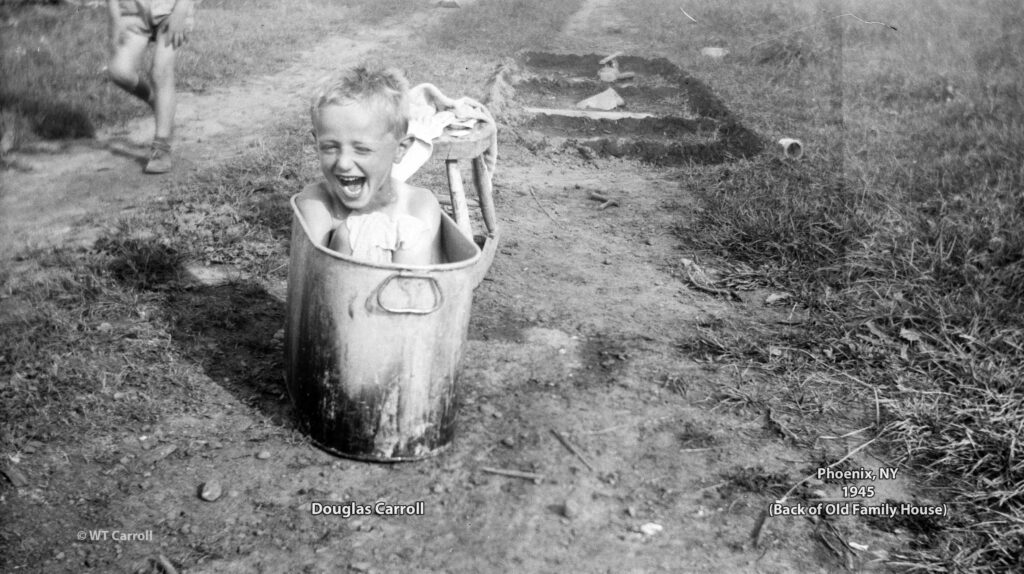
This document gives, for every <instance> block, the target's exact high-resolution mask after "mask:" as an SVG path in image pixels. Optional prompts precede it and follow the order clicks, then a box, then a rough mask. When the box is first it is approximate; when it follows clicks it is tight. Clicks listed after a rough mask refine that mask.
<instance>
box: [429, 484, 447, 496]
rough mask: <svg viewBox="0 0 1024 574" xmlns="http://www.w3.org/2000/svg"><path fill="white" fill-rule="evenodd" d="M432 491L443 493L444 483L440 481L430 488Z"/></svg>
mask: <svg viewBox="0 0 1024 574" xmlns="http://www.w3.org/2000/svg"><path fill="white" fill-rule="evenodd" d="M430 492H433V493H434V494H442V493H443V492H444V485H443V484H441V483H440V482H439V483H437V484H435V485H434V486H433V487H432V488H431V489H430Z"/></svg>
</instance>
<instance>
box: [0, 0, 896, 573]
mask: <svg viewBox="0 0 1024 574" xmlns="http://www.w3.org/2000/svg"><path fill="white" fill-rule="evenodd" d="M617 5H621V3H613V2H611V1H610V0H601V1H600V2H591V3H588V4H587V7H586V8H585V9H584V10H583V11H581V12H580V14H579V15H578V17H577V18H574V19H573V20H572V21H571V22H570V24H569V25H568V27H567V32H566V34H567V35H568V36H567V37H566V38H565V43H566V44H567V45H571V44H578V43H579V40H578V38H579V37H581V36H587V37H588V38H590V39H591V40H589V41H596V42H605V44H602V45H608V44H609V43H611V42H612V40H613V39H614V38H617V37H619V36H620V35H621V32H622V31H621V29H620V28H616V25H612V26H611V28H609V27H608V26H607V20H606V18H607V17H611V16H608V15H609V14H611V13H612V11H614V10H615V9H616V8H615V6H617ZM404 31H405V28H404V27H403V25H402V24H401V23H393V25H391V26H389V27H387V29H386V30H384V31H381V30H379V29H378V30H376V31H375V32H374V34H373V35H367V36H358V37H355V38H338V39H335V40H333V41H332V42H330V43H327V44H325V45H324V46H323V47H322V48H321V49H319V50H317V51H314V52H310V53H308V54H304V55H303V56H302V58H301V62H300V63H298V64H296V66H294V67H293V68H291V69H289V70H287V71H285V72H283V73H281V74H277V75H274V76H271V77H265V78H256V79H251V80H248V81H246V82H245V83H244V84H243V85H240V86H233V87H229V88H224V89H221V90H218V91H215V92H214V93H211V94H208V95H202V96H189V97H186V98H184V99H183V101H182V103H181V111H180V118H181V121H180V124H181V128H180V130H179V138H180V140H181V142H182V145H180V146H179V149H181V150H182V153H183V158H182V159H183V162H182V164H181V165H180V166H179V170H178V171H177V172H176V174H175V175H174V176H172V177H175V178H182V177H188V175H189V172H190V171H191V170H198V169H202V168H203V167H205V166H208V165H213V164H215V163H216V162H219V161H223V160H224V159H225V158H228V157H230V156H231V155H232V154H235V153H238V151H239V150H240V149H242V147H243V146H244V145H246V141H247V140H246V138H247V137H252V134H253V132H254V130H252V129H251V126H252V125H262V124H264V123H270V121H271V120H272V118H275V117H279V116H280V115H281V114H282V113H286V112H289V111H290V110H293V109H294V108H295V107H296V106H301V105H302V102H301V100H300V98H299V93H298V92H297V91H296V90H297V88H298V87H301V86H306V85H308V84H309V81H310V80H311V79H312V78H314V77H317V76H319V75H321V73H322V72H323V70H325V69H326V68H327V67H328V66H329V65H330V64H329V61H330V60H329V59H328V57H327V56H328V55H330V57H331V58H332V59H335V60H336V59H337V54H338V53H339V52H344V53H346V54H351V56H352V58H353V59H355V58H356V57H357V56H358V55H359V54H365V53H368V52H369V51H371V50H374V49H379V48H380V47H382V46H384V45H385V44H386V43H388V42H399V41H401V38H402V37H404V36H407V34H404V33H403V32H404ZM588 35H589V36H588ZM624 42H625V41H624ZM208 118H216V120H210V119H208ZM148 129H149V125H148V122H140V123H139V124H137V125H135V126H133V127H132V128H131V129H130V130H128V132H127V133H106V134H103V135H102V136H101V137H100V138H99V140H98V142H97V143H96V144H85V143H78V144H75V145H74V146H72V147H70V148H69V149H67V150H65V151H64V152H62V153H60V154H54V155H52V156H46V157H40V156H35V157H27V156H26V157H23V158H21V159H22V160H23V161H25V162H28V163H35V164H36V165H37V166H38V169H37V170H35V171H32V172H27V173H12V174H11V177H10V178H5V186H8V188H7V189H8V190H13V191H5V194H4V196H3V199H2V208H3V212H4V213H5V221H4V228H3V236H2V237H3V244H4V245H5V246H7V250H8V251H12V250H13V249H16V248H19V247H20V246H23V245H26V244H29V245H33V244H41V243H46V242H66V241H82V242H87V241H89V240H90V238H91V237H93V236H94V233H95V229H96V228H97V226H96V223H97V222H105V221H109V220H108V219H107V218H106V217H104V216H101V215H100V214H101V213H104V212H107V213H109V212H117V211H119V210H125V209H132V208H137V207H139V206H143V205H145V203H146V201H147V200H149V199H151V198H153V197H156V196H158V195H159V194H160V193H161V190H162V189H163V186H164V185H165V184H166V180H164V179H161V178H152V177H146V176H143V175H141V174H139V173H138V172H139V165H138V163H137V159H135V158H133V157H124V156H122V155H119V154H117V153H112V151H111V150H113V149H122V148H123V147H124V146H127V149H129V151H130V150H131V149H133V146H137V145H139V144H142V143H144V142H145V141H146V139H147V138H148ZM505 139H506V140H507V141H506V143H508V142H510V141H512V139H513V138H511V137H509V138H505ZM125 142H127V143H125ZM119 146H122V147H119ZM83 172H84V175H83ZM531 186H532V187H533V189H534V190H535V191H534V192H531V191H530V189H531ZM495 187H496V190H497V193H498V199H499V205H498V210H499V215H500V217H501V220H502V224H503V232H502V233H503V244H502V246H501V249H500V253H499V255H498V257H497V258H496V260H495V263H494V266H493V267H492V269H491V272H490V274H489V277H488V280H486V281H485V282H484V283H483V285H482V286H481V287H480V288H479V289H478V291H477V293H476V299H475V302H474V312H473V318H472V322H471V326H470V340H469V341H468V343H467V347H466V357H465V360H464V365H465V368H464V372H463V376H462V379H461V385H462V395H463V404H462V407H461V410H460V422H459V424H460V426H459V431H458V432H459V435H458V439H457V440H456V442H455V444H454V445H453V447H452V448H451V449H450V450H449V451H448V452H446V453H445V454H443V455H441V456H439V457H437V458H435V459H431V460H426V461H422V462H419V463H412V464H400V465H379V464H366V463H360V462H354V461H349V460H342V459H337V458H334V457H332V456H330V455H327V454H325V453H323V452H321V451H319V450H317V449H315V448H313V447H312V446H310V445H309V444H308V443H307V442H306V441H305V440H303V438H302V437H301V436H298V435H297V434H296V433H294V432H292V431H291V425H290V424H289V423H287V422H285V421H286V420H287V418H288V417H289V416H290V415H289V411H288V408H289V407H288V406H287V405H286V404H285V402H284V401H283V400H282V401H279V404H277V406H275V407H273V408H268V407H265V406H260V405H261V404H264V403H261V402H260V401H259V400H257V399H258V398H259V397H260V396H261V393H263V392H264V389H253V388H251V386H252V384H253V383H252V380H251V377H252V376H253V375H252V374H251V370H250V369H248V368H245V365H247V363H248V364H253V363H257V364H261V363H259V362H260V361H263V362H264V363H266V362H267V361H268V359H267V356H268V355H269V354H272V353H279V352H280V351H279V349H278V350H273V349H271V350H269V351H267V350H263V351H262V352H260V351H259V350H258V349H256V350H254V348H251V347H250V348H246V347H244V346H243V345H242V344H241V342H242V341H243V338H244V337H249V338H259V339H264V340H265V339H269V338H270V337H271V336H272V334H273V333H274V332H275V331H276V330H277V329H278V328H279V327H280V320H281V318H282V317H283V309H282V304H281V302H280V300H279V299H277V298H275V297H273V296H271V295H270V294H269V292H270V291H275V290H276V289H279V288H280V286H277V287H276V289H275V288H274V286H269V287H268V293H257V294H253V293H252V292H251V290H248V291H244V293H243V292H242V291H241V290H239V288H237V287H232V286H226V287H217V288H209V289H200V290H196V291H190V292H188V293H183V294H180V295H176V296H175V297H176V299H175V301H176V302H174V303H173V304H172V305H171V306H170V307H169V308H168V309H166V310H165V312H167V313H168V314H170V315H172V316H177V317H179V318H181V317H187V313H186V311H187V312H190V313H198V312H201V310H202V309H210V310H213V309H217V308H220V307H222V306H224V305H230V304H232V302H234V304H235V305H238V304H239V303H237V302H238V301H242V302H243V303H244V304H245V305H246V309H247V310H248V311H249V312H251V313H257V312H258V313H261V314H262V315H260V317H261V318H259V319H258V320H253V321H250V322H249V323H248V324H247V326H246V328H247V329H248V332H246V333H242V334H239V333H237V332H235V331H239V330H240V329H233V330H228V329H223V330H210V331H206V332H202V333H199V334H198V335H197V334H195V333H192V332H189V331H188V330H187V329H186V328H184V327H183V328H181V329H182V332H181V333H176V334H175V335H174V342H173V344H174V345H176V347H177V352H178V353H179V354H180V355H181V357H183V360H185V361H187V360H188V358H189V357H190V350H193V349H196V348H199V347H202V346H210V347H216V348H219V349H220V350H222V351H224V353H223V354H224V355H225V356H226V357H228V358H227V359H225V360H224V362H225V363H228V364H229V365H235V364H238V365H241V366H239V367H238V368H237V370H233V369H234V367H231V366H225V365H224V364H211V363H206V364H186V366H185V367H184V369H185V371H184V372H186V374H187V375H188V377H189V380H190V381H191V380H192V378H193V377H194V378H195V379H196V380H197V381H198V382H197V383H195V384H196V385H199V388H201V389H202V396H201V397H200V398H196V397H193V396H191V395H187V396H186V394H185V393H186V392H185V391H182V390H173V389H166V390H161V389H156V390H154V391H152V392H154V393H156V392H164V391H166V392H168V393H179V394H180V395H181V396H182V404H183V405H185V406H181V407H180V408H179V409H178V410H177V411H175V412H173V413H170V414H168V415H167V416H166V417H165V418H164V420H163V421H162V422H161V424H160V425H158V426H157V428H155V429H151V431H150V432H147V433H146V434H145V435H137V434H132V433H130V432H125V433H124V434H123V435H117V436H97V437H94V438H90V439H89V440H90V442H89V445H90V446H89V447H88V448H87V449H85V450H84V451H83V452H81V453H72V456H71V457H68V456H66V455H65V456H63V457H62V456H61V455H60V453H48V454H45V455H43V456H40V457H39V462H38V468H39V469H40V474H41V475H43V474H44V473H45V474H44V475H45V477H46V479H45V481H43V480H40V481H38V482H37V483H36V486H33V487H32V488H30V489H25V490H27V491H29V492H27V493H26V494H24V495H20V494H19V495H18V496H14V497H12V498H11V499H10V501H9V503H8V506H7V509H8V510H9V511H11V512H10V516H15V517H20V518H19V519H18V527H19V528H21V535H20V536H21V539H22V540H23V541H24V540H29V541H33V542H32V545H33V548H35V550H33V552H32V553H30V554H23V555H20V556H31V557H32V558H31V560H29V559H26V564H28V563H29V562H31V563H32V564H33V567H38V569H40V570H42V571H46V572H65V571H68V572H71V571H74V572H77V571H82V570H83V569H89V568H92V569H94V570H95V571H110V572H113V571H125V572H134V571H136V569H138V568H140V566H141V567H142V568H143V571H146V570H145V568H146V565H147V564H148V563H149V562H148V561H149V560H151V559H152V558H153V557H155V556H156V555H158V554H163V555H166V556H167V557H169V559H171V560H173V561H174V562H175V563H176V564H177V565H178V566H180V567H182V570H183V571H187V572H208V573H211V574H212V573H229V572H238V573H252V572H338V571H343V570H344V569H346V568H347V569H348V570H349V571H357V572H510V571H516V572H565V571H568V572H801V573H804V572H827V571H831V570H834V569H837V568H840V567H841V564H840V563H839V562H837V559H836V557H835V556H834V555H833V554H832V553H830V552H829V549H828V547H827V546H826V545H823V544H822V543H820V542H819V541H818V536H819V534H818V533H817V530H816V528H818V527H816V526H815V525H814V524H812V522H811V521H808V520H806V519H800V518H776V519H769V520H768V521H767V522H766V523H765V525H764V528H763V530H762V533H761V535H760V537H759V545H758V546H757V547H754V546H753V545H752V543H751V540H750V538H751V536H750V535H751V531H752V529H753V528H754V525H755V524H756V523H757V521H758V517H759V516H760V515H761V511H762V510H763V508H764V501H765V497H764V492H765V491H766V489H768V488H770V487H773V486H777V483H780V482H782V483H791V482H792V481H793V480H794V479H797V478H800V477H802V476H803V475H804V474H806V473H807V472H808V469H809V468H813V466H814V464H813V461H812V460H811V458H810V456H809V454H808V453H806V452H804V451H802V450H800V449H796V448H793V447H791V446H789V445H788V444H787V443H785V442H784V441H782V440H780V439H779V437H778V436H776V435H775V434H772V433H770V432H768V431H766V430H765V429H764V424H763V421H762V419H761V418H760V417H759V416H756V415H751V414H749V413H747V412H745V411H743V410H742V408H739V407H741V406H742V398H743V396H744V395H743V385H744V384H745V380H744V376H743V374H742V373H716V372H713V371H711V370H707V369H705V368H704V367H703V366H702V365H700V364H697V363H694V362H692V361H691V360H689V359H687V358H686V357H685V355H684V354H683V353H682V352H680V351H679V349H678V342H679V340H680V338H681V335H682V334H683V333H685V332H686V331H687V330H689V329H694V328H697V326H698V325H699V324H700V323H701V322H704V321H713V320H716V319H720V318H723V317H728V316H730V314H735V313H752V312H756V313H769V312H770V311H766V310H764V309H762V308H761V307H760V304H759V303H757V302H751V303H744V304H734V303H729V302H725V301H723V300H719V299H713V298H710V297H707V296H705V295H703V294H699V293H696V292H693V291H691V290H689V289H687V288H686V287H685V286H684V284H683V283H682V282H680V281H679V280H678V279H677V278H676V277H674V276H673V275H672V274H671V273H670V270H669V269H668V267H667V266H666V262H667V261H672V260H674V259H676V258H678V257H680V256H681V255H682V254H681V253H680V252H678V248H677V244H676V241H675V239H674V238H673V236H672V235H671V233H670V231H669V230H670V229H671V228H672V226H673V225H675V224H678V223H679V221H680V214H685V213H686V212H687V210H688V209H689V208H690V207H691V205H690V198H689V197H688V196H687V195H686V194H685V191H684V190H681V189H680V188H679V185H678V183H676V182H675V181H674V179H673V177H672V174H671V173H670V172H668V171H662V170H656V169H652V168H649V167H644V166H640V165H638V164H634V163H629V162H620V161H603V160H602V161H599V162H598V163H592V162H587V161H584V160H583V159H582V158H577V157H570V156H562V155H559V156H552V157H543V156H536V155H533V154H531V153H529V152H526V151H525V150H523V149H521V148H519V147H516V146H506V147H505V148H504V149H503V155H502V163H501V165H500V169H499V171H498V173H497V176H496V180H495ZM591 191H600V192H601V193H603V194H605V195H607V196H611V197H614V198H616V199H618V200H619V203H620V206H619V207H611V208H607V209H603V210H602V209H598V203H596V202H594V201H593V200H591V199H590V198H589V193H590V192H591ZM40 212H46V213H47V214H48V215H47V217H45V218H42V217H40V216H39V213H40ZM232 289H235V290H234V291H232ZM750 300H751V301H755V298H753V297H752V298H750ZM242 330H244V329H242ZM261 353H262V354H261ZM274 357H277V354H274ZM183 384H184V383H183ZM190 384H192V383H190ZM269 392H272V393H275V394H280V389H276V390H271V391H269ZM723 395H724V396H727V397H732V399H731V400H728V401H724V402H723V401H722V400H721V399H722V397H723ZM712 398H714V400H712ZM730 405H733V406H736V407H737V408H736V409H734V410H731V409H730ZM553 430H554V431H557V432H558V433H560V434H562V435H563V436H566V437H569V438H570V440H571V441H573V442H574V443H575V444H576V445H578V446H579V448H581V449H582V450H583V451H584V452H585V453H586V456H587V461H586V462H584V461H582V460H581V459H580V458H577V457H576V456H574V455H573V454H572V453H570V452H569V451H568V450H567V449H566V448H565V447H564V446H563V445H562V444H561V443H560V442H559V441H558V440H557V439H556V438H555V437H554V434H553V433H552V431H553ZM260 451H266V453H267V454H268V455H269V456H267V457H261V458H256V457H254V455H255V454H256V453H257V452H260ZM482 467H498V468H506V469H516V470H520V471H528V472H533V473H537V474H540V475H543V477H544V479H543V481H541V482H540V483H534V482H530V481H525V480H521V479H515V478H508V477H503V476H496V475H493V474H488V473H486V472H484V471H482V470H481V468H482ZM211 478H215V479H217V480H219V481H220V482H221V483H223V484H224V485H225V486H224V490H225V494H224V496H223V497H222V498H221V500H219V501H218V502H216V503H207V502H204V501H202V500H200V499H199V498H198V497H197V496H196V488H197V485H199V484H201V483H203V482H204V481H206V480H210V479H211ZM898 487H899V484H898V483H895V482H894V483H892V484H891V485H890V488H893V489H896V488H898ZM69 500H70V501H72V502H70V503H68V502H67V501H69ZM377 500H387V501H389V502H392V503H401V504H406V503H414V502H417V501H423V503H424V507H425V515H424V516H421V517H411V518H410V517H400V518H387V517H379V516H367V517H355V518H349V519H344V518H341V517H339V516H314V515H312V513H311V511H310V509H311V504H312V503H313V502H316V501H330V502H337V503H348V502H354V503H357V504H373V503H374V502H375V501H377ZM29 516H31V517H32V519H31V520H29V519H27V517H29ZM819 526H820V523H819ZM104 527H107V528H120V529H121V530H122V531H129V532H135V531H138V532H142V531H147V530H149V531H152V532H153V538H152V541H147V542H133V543H123V544H116V545H115V544H114V543H113V542H92V541H85V542H81V541H78V542H72V541H73V540H75V538H74V537H75V531H78V530H81V529H84V528H104ZM851 528H852V527H851ZM852 532H853V533H854V534H855V535H856V538H855V540H856V541H857V542H858V543H860V544H864V545H868V546H870V547H871V548H884V547H887V546H890V545H891V544H892V543H893V539H892V536H891V535H886V534H884V533H880V532H874V531H866V530H864V529H854V530H852ZM851 540H853V538H851ZM34 541H38V542H34ZM867 556H868V558H870V555H867ZM857 567H858V568H865V569H870V567H871V566H870V565H869V564H868V560H867V559H864V560H861V561H859V562H858V563H857Z"/></svg>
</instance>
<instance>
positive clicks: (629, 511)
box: [626, 506, 636, 518]
mask: <svg viewBox="0 0 1024 574" xmlns="http://www.w3.org/2000/svg"><path fill="white" fill-rule="evenodd" d="M626 514H627V515H629V517H630V518H636V507H635V506H627V507H626Z"/></svg>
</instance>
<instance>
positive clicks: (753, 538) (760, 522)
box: [750, 508, 768, 548]
mask: <svg viewBox="0 0 1024 574" xmlns="http://www.w3.org/2000/svg"><path fill="white" fill-rule="evenodd" d="M767 518H768V509H767V508H765V509H764V510H762V511H761V514H758V515H757V522H754V528H753V529H752V530H751V531H750V542H751V543H752V544H753V545H754V548H757V543H758V540H759V539H760V538H761V529H762V528H763V527H764V521H765V520H766V519H767Z"/></svg>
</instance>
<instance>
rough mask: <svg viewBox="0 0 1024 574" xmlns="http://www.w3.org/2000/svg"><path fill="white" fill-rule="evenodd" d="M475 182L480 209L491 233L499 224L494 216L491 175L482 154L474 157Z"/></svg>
mask: <svg viewBox="0 0 1024 574" xmlns="http://www.w3.org/2000/svg"><path fill="white" fill-rule="evenodd" d="M473 183H474V184H475V185H476V192H477V193H478V194H480V211H481V212H483V215H484V225H485V226H486V227H487V232H488V233H491V232H493V231H494V230H495V229H497V227H498V224H497V221H496V218H495V216H494V190H493V189H492V188H491V176H490V174H488V173H487V164H485V163H484V158H483V157H482V156H477V157H475V158H473Z"/></svg>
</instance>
